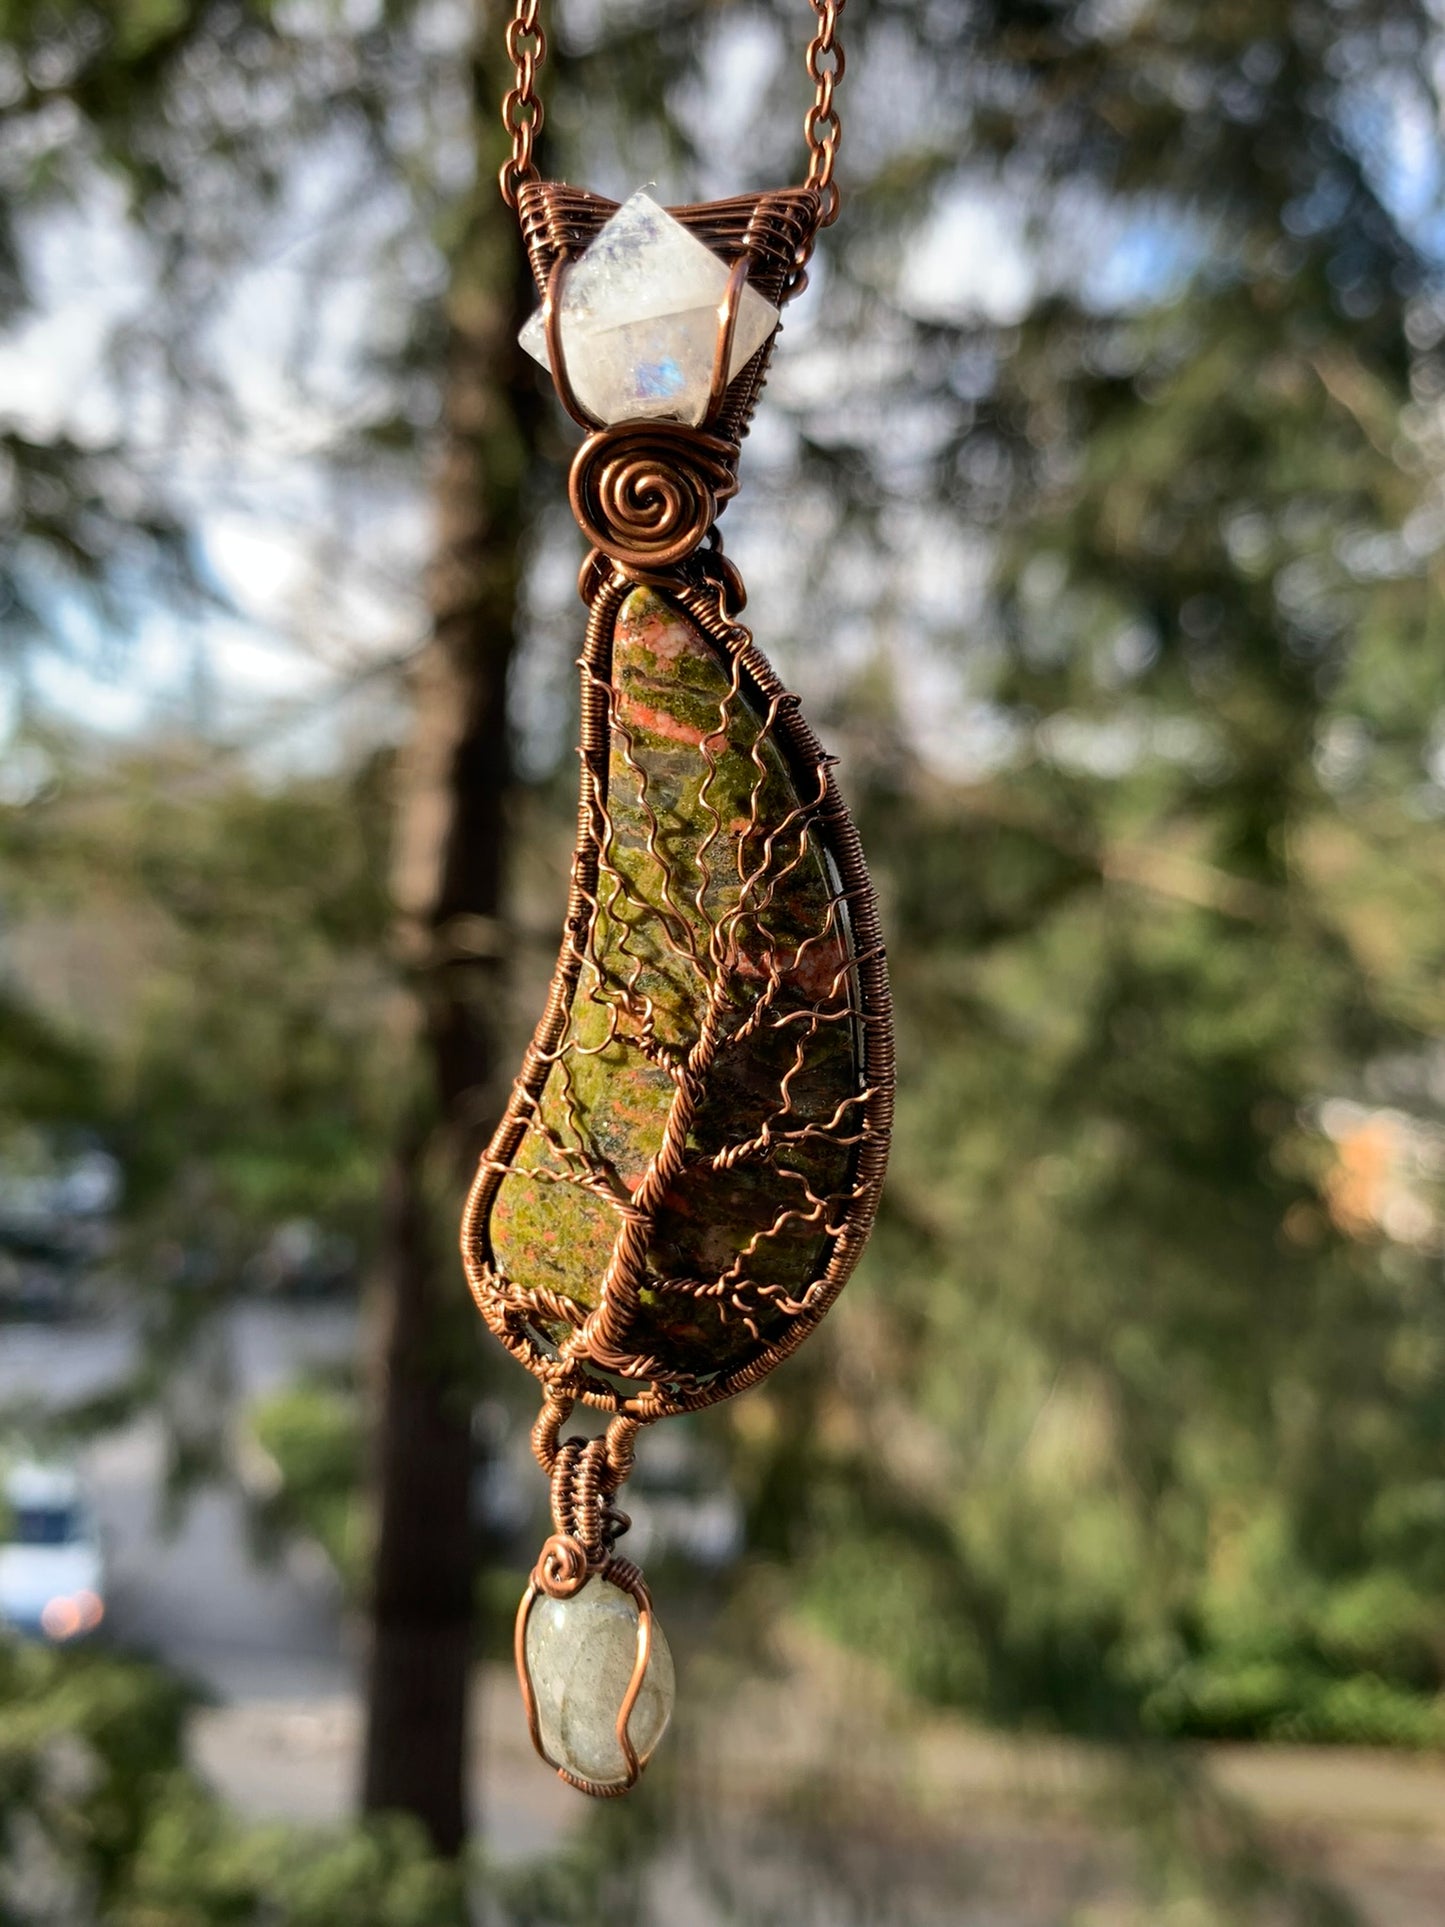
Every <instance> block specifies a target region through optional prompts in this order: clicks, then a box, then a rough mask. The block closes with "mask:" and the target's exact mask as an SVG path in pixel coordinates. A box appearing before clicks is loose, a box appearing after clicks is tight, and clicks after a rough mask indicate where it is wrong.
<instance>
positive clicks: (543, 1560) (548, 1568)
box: [532, 1532, 592, 1599]
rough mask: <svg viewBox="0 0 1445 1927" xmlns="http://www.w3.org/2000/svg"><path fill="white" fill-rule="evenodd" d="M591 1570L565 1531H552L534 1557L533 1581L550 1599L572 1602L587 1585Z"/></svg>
mask: <svg viewBox="0 0 1445 1927" xmlns="http://www.w3.org/2000/svg"><path fill="white" fill-rule="evenodd" d="M591 1570H592V1568H591V1565H590V1563H589V1561H588V1558H587V1554H586V1552H585V1551H584V1550H583V1548H582V1547H581V1546H580V1545H579V1544H578V1542H577V1541H576V1540H575V1539H573V1538H572V1537H570V1535H569V1534H567V1533H565V1532H554V1533H553V1534H552V1536H551V1538H550V1539H548V1540H547V1541H546V1542H545V1544H544V1545H543V1547H542V1550H541V1551H540V1552H539V1553H538V1554H537V1564H536V1566H535V1567H534V1569H533V1572H532V1582H533V1584H534V1585H536V1586H537V1587H538V1588H539V1589H540V1590H541V1591H542V1592H544V1593H546V1595H547V1597H548V1598H549V1599H571V1598H572V1597H573V1596H574V1594H576V1593H579V1592H581V1590H582V1588H583V1587H584V1586H585V1585H586V1584H587V1580H588V1577H589V1575H590V1573H591Z"/></svg>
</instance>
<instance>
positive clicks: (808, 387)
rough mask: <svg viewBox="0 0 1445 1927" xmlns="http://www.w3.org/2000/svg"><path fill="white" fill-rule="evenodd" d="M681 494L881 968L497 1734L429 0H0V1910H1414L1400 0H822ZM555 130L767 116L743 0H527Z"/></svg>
mask: <svg viewBox="0 0 1445 1927" xmlns="http://www.w3.org/2000/svg"><path fill="white" fill-rule="evenodd" d="M843 24H844V29H845V39H846V42H847V49H848V78H847V82H846V85H845V86H844V88H843V90H842V92H841V95H840V102H841V106H842V111H843V116H844V120H845V125H846V134H845V139H844V145H843V151H842V159H841V162H840V167H839V177H840V180H841V183H842V187H843V193H844V209H843V216H842V219H841V221H840V222H839V224H838V225H837V226H836V227H834V228H832V229H831V230H829V231H828V233H827V234H826V235H825V237H824V239H823V242H822V245H821V246H820V249H819V252H818V255H817V257H816V260H815V263H814V267H813V271H812V280H811V285H810V286H809V288H808V290H807V292H806V294H805V296H804V297H803V298H802V299H801V300H800V301H799V302H798V303H797V304H796V306H795V307H794V308H792V309H790V310H789V312H788V315H787V317H786V325H785V330H784V333H783V336H782V340H781V343H780V346H779V350H778V353H777V356H776V359H775V363H774V373H773V377H772V380H771V383H770V386H769V389H768V393H767V396H766V398H765V401H764V404H763V407H762V411H761V413H760V415H759V417H758V420H757V423H756V426H755V428H754V431H753V433H752V435H751V437H750V439H749V441H748V443H747V446H746V449H745V451H744V462H743V484H744V485H743V490H742V493H741V495H740V497H739V498H738V500H737V501H736V502H735V503H734V504H733V505H732V507H731V508H730V510H729V513H728V517H727V537H728V545H729V549H730V551H731V553H732V554H733V555H734V556H735V558H736V559H737V560H738V562H739V563H740V565H741V567H742V569H743V572H744V575H745V577H746V579H747V581H748V584H749V588H750V591H751V597H752V600H751V605H750V612H749V616H750V620H751V621H752V623H753V626H754V628H755V632H756V634H757V637H758V640H759V642H760V643H761V644H762V645H763V647H764V648H765V649H766V650H768V651H769V652H770V653H771V654H772V655H773V657H774V659H775V661H776V662H777V664H778V666H779V668H780V670H781V672H782V673H783V675H784V677H785V678H786V679H787V681H788V682H789V683H790V685H791V686H793V687H795V688H797V689H798V690H799V691H800V692H801V694H802V697H803V700H804V704H805V707H806V709H807V711H808V713H809V714H810V716H811V718H812V719H813V721H814V723H815V725H816V726H817V728H818V729H819V731H820V733H821V735H822V737H823V739H824V741H825V743H827V745H828V746H829V747H830V748H831V749H834V750H836V751H837V752H838V754H839V755H840V757H841V759H842V777H843V784H844V790H845V794H846V795H847V796H848V797H849V799H850V801H851V802H852V804H853V806H854V808H855V810H856V813H857V815H858V817H859V819H860V823H861V827H862V830H863V835H864V841H865V844H866V847H867V848H868V850H869V853H870V858H871V861H872V865H873V868H874V872H875V875H876V878H877V881H878V885H879V889H880V893H881V897H882V902H883V908H884V920H885V927H886V932H887V936H888V942H889V948H890V953H891V959H892V967H893V976H894V987H895V996H896V1001H897V1006H898V1024H899V1046H900V1108H899V1125H898V1134H897V1140H896V1147H895V1152H894V1159H893V1166H892V1176H891V1181H890V1186H889V1190H888V1193H887V1196H886V1200H885V1203H884V1207H883V1211H882V1215H881V1218H880V1222H879V1226H878V1230H877V1233H876V1236H875V1238H874V1241H873V1244H872V1247H871V1249H870V1251H869V1253H868V1256H867V1258H866V1260H865V1262H864V1264H863V1266H862V1268H861V1270H860V1272H859V1274H858V1276H857V1278H856V1281H855V1282H854V1284H853V1285H852V1286H851V1287H850V1290H849V1292H848V1293H847V1294H846V1295H845V1297H844V1299H843V1300H842V1301H841V1302H840V1304H839V1306H838V1308H837V1310H836V1311H835V1313H834V1314H833V1316H832V1317H831V1319H830V1320H829V1323H828V1325H827V1327H826V1328H825V1329H824V1331H823V1332H822V1333H820V1335H819V1336H818V1337H817V1338H816V1339H815V1340H814V1341H813V1342H812V1344H811V1345H810V1346H809V1347H808V1348H807V1350H806V1351H805V1352H804V1353H803V1354H802V1355H800V1356H799V1357H798V1358H797V1359H795V1360H794V1361H792V1362H790V1363H789V1364H788V1365H787V1366H786V1367H785V1368H784V1369H782V1370H781V1371H779V1372H778V1373H777V1375H776V1376H775V1378H773V1379H772V1380H770V1381H769V1382H768V1384H767V1385H766V1386H765V1387H763V1388H762V1389H761V1390H758V1391H755V1392H753V1393H752V1394H750V1395H749V1396H748V1397H747V1398H746V1399H745V1400H742V1401H739V1402H737V1403H736V1405H735V1407H734V1408H732V1409H725V1410H721V1411H718V1412H716V1413H713V1414H710V1415H708V1416H707V1417H706V1418H705V1419H702V1420H698V1421H687V1422H681V1423H677V1424H674V1425H669V1426H668V1427H665V1428H662V1429H661V1431H659V1432H658V1433H657V1434H656V1435H654V1436H652V1437H650V1438H648V1439H646V1440H645V1441H644V1450H643V1452H642V1454H641V1459H640V1468H639V1472H638V1474H637V1477H636V1479H635V1481H634V1484H633V1486H632V1487H630V1488H629V1493H630V1496H629V1499H628V1504H629V1509H630V1510H631V1511H632V1512H633V1514H634V1517H635V1519H636V1521H637V1524H636V1528H635V1532H634V1537H633V1539H632V1540H631V1541H629V1542H628V1547H627V1549H628V1550H629V1551H630V1552H633V1553H634V1555H635V1556H637V1557H639V1558H640V1559H641V1560H642V1562H643V1563H645V1565H646V1566H647V1569H648V1573H649V1577H650V1578H651V1580H652V1582H653V1586H654V1591H655V1594H656V1597H657V1599H658V1603H659V1610H660V1613H661V1616H662V1618H663V1622H664V1624H665V1625H666V1627H667V1629H668V1631H669V1634H670V1636H671V1639H672V1643H673V1646H674V1649H675V1650H676V1652H677V1653H678V1656H679V1672H680V1689H679V1700H678V1711H677V1715H676V1718H675V1720H674V1724H673V1729H672V1731H671V1733H670V1735H669V1737H668V1740H667V1742H666V1745H665V1748H664V1750H663V1752H662V1753H661V1754H660V1755H659V1757H658V1759H657V1761H656V1762H655V1764H654V1766H653V1767H652V1769H651V1771H650V1772H649V1775H648V1777H647V1780H646V1781H645V1782H644V1784H643V1786H642V1788H641V1789H640V1790H639V1791H638V1792H637V1793H636V1794H635V1795H634V1796H633V1797H632V1798H631V1799H630V1800H628V1801H625V1802H620V1803H611V1804H608V1805H604V1806H600V1807H594V1806H592V1805H591V1804H590V1803H588V1802H585V1801H583V1800H581V1799H580V1798H578V1797H577V1796H575V1795H572V1794H570V1793H568V1792H567V1791H566V1790H564V1789H563V1788H561V1787H560V1786H559V1785H558V1784H557V1783H556V1782H555V1781H553V1780H552V1779H551V1777H550V1776H549V1774H548V1773H547V1771H546V1769H545V1768H544V1767H542V1766H541V1764H540V1763H539V1762H537V1761H536V1760H535V1759H534V1758H533V1756H532V1754H531V1751H530V1748H529V1746H528V1743H527V1740H526V1735H525V1731H524V1727H523V1722H522V1716H521V1712H520V1708H519V1704H518V1701H517V1698H516V1694H515V1688H514V1684H513V1681H512V1678H511V1672H510V1661H509V1657H508V1652H509V1641H510V1627H511V1616H512V1612H513V1609H514V1605H515V1601H516V1599H517V1597H518V1595H519V1593H520V1591H521V1588H522V1585H523V1583H524V1577H525V1573H526V1570H527V1568H528V1567H529V1565H530V1564H531V1561H532V1558H533V1556H534V1554H535V1549H536V1546H537V1544H538V1543H539V1541H540V1536H541V1533H542V1531H543V1529H544V1517H545V1514H544V1505H543V1501H544V1496H545V1495H544V1493H543V1492H542V1490H541V1487H542V1483H543V1482H542V1480H541V1478H540V1475H539V1474H538V1473H537V1472H536V1470H535V1468H534V1467H532V1466H531V1465H530V1462H529V1459H528V1456H527V1452H526V1443H525V1439H526V1430H527V1426H528V1424H529V1423H530V1417H531V1414H532V1412H533V1410H534V1409H535V1388H534V1387H533V1386H532V1384H531V1383H530V1381H529V1380H527V1378H526V1377H525V1375H524V1374H523V1373H521V1372H520V1371H518V1370H517V1368H516V1367H515V1365H513V1364H512V1363H511V1362H510V1361H509V1360H507V1359H506V1358H504V1357H503V1356H502V1355H501V1354H500V1353H499V1352H498V1351H497V1350H496V1348H494V1347H492V1346H491V1345H490V1342H489V1341H488V1340H487V1339H486V1337H485V1334H484V1333H483V1331H482V1329H481V1326H480V1324H479V1322H478V1321H477V1320H476V1318H475V1315H474V1314H473V1312H472V1311H471V1309H470V1305H469V1303H468V1301H467V1299H466V1294H465V1290H464V1286H463V1283H462V1280H461V1277H460V1273H459V1268H458V1265H457V1263H456V1260H455V1257H454V1225H455V1219H456V1211H457V1207H458V1202H459V1198H460V1193H461V1190H462V1188H463V1186H464V1183H465V1178H466V1175H467V1173H468V1170H469V1168H470V1166H471V1164H472V1162H473V1161H474V1159H475V1156H476V1152H477V1148H478V1144H479V1143H480V1142H482V1141H484V1140H485V1137H486V1135H487V1134H488V1132H489V1129H490V1124H491V1121H492V1120H493V1119H494V1117H495V1116H496V1115H497V1113H498V1110H499V1108H500V1105H501V1104H502V1102H503V1101H504V1098H505V1093H506V1089H507V1086H508V1083H509V1080H510V1077H511V1075H512V1072H513V1070H514V1068H515V1065H516V1062H517V1058H518V1055H519V1052H520V1049H521V1046H522V1044H523V1042H524V1041H525V1038H526V1036H527V1035H528V1033H529V1032H530V1028H531V1024H532V1022H533V1020H534V1018H535V1015H536V1013H537V1010H538V1008H539V1006H540V1002H541V998H542V994H543V990H544V987H545V983H546V980H547V977H548V974H549V972H550V969H551V964H552V960H553V956H554V952H555V944H556V932H557V928H558V923H559V916H560V911H561V906H562V903H563V897H564V884H565V874H566V865H567V858H568V853H569V849H570V842H571V822H572V816H573V810H574V783H575V762H574V759H573V752H572V748H571V745H572V742H573V740H574V738H573V730H574V722H575V696H574V674H575V671H574V666H573V664H574V657H575V654H576V650H577V647H578V644H579V641H580V637H581V631H582V619H583V618H582V610H581V606H580V604H579V603H578V602H577V600H576V596H575V589H574V575H575V570H576V566H577V563H578V561H579V559H580V541H579V538H578V536H577V533H576V530H575V527H574V525H573V522H572V519H571V516H570V514H569V512H568V510H567V506H566V497H565V487H564V476H565V463H566V461H567V458H568V453H569V449H570V446H571V440H572V431H571V428H570V425H569V424H567V422H566V421H565V419H564V418H563V417H562V416H561V414H560V411H559V410H558V409H557V407H556V405H555V403H554V402H553V401H552V399H551V398H550V395H549V394H548V393H546V392H544V386H545V377H541V376H540V375H539V373H538V371H537V370H536V369H535V367H534V366H533V364H531V363H530V362H528V361H527V360H526V359H525V358H524V357H522V356H521V355H520V353H519V352H518V351H517V350H516V348H515V346H514V341H515V335H516V331H517V328H518V327H519V326H520V324H521V322H522V320H523V319H524V318H525V317H526V315H527V314H528V313H529V312H530V310H531V308H532V306H533V305H534V303H535V292H534V291H533V290H532V289H531V287H530V286H529V284H528V282H527V279H526V275H525V269H524V267H523V264H522V263H521V261H520V259H519V250H518V244H517V238H516V231H515V222H514V219H513V217H512V216H511V215H510V214H509V213H508V211H507V210H506V209H505V208H504V207H503V206H502V205H501V202H500V200H499V197H498V195H497V192H496V187H495V173H496V168H497V166H498V164H499V162H500V160H501V158H502V153H503V147H502V135H501V131H500V126H499V122H498V116H497V102H498V100H499V98H500V95H501V92H502V90H503V88H504V86H505V85H506V84H508V82H509V78H510V70H509V68H508V67H507V65H506V63H505V58H504V56H503V53H502V32H503V26H504V17H503V13H502V10H501V8H500V7H499V6H498V5H496V4H493V3H492V0H46V3H45V4H32V3H31V0H0V108H3V122H0V514H3V518H4V542H3V547H0V636H3V640H0V1618H3V1619H4V1621H5V1622H6V1628H7V1630H6V1631H5V1632H4V1634H3V1635H0V1921H3V1922H5V1923H7V1927H8V1923H12V1922H13V1923H17V1927H38V1924H40V1923H46V1924H47V1927H48V1924H50V1923H54V1927H90V1923H99V1922H105V1923H118V1927H200V1924H201V1923H210V1922H228V1923H229V1922H236V1923H245V1924H247V1927H249V1924H250V1923H255V1924H256V1927H261V1923H267V1924H268V1927H274V1924H275V1923H281V1924H282V1927H331V1923H333V1922H340V1921H345V1922H347V1923H348V1927H371V1923H376V1927H382V1924H383V1923H384V1924H385V1927H456V1924H457V1923H460V1922H463V1921H467V1920H471V1921H475V1922H486V1923H489V1924H491V1923H494V1924H495V1927H524V1924H528V1923H530V1924H534V1927H591V1924H592V1923H599V1924H600V1923H607V1924H608V1927H615V1923H621V1922H638V1923H657V1924H658V1927H713V1923H733V1922H739V1923H775V1922H776V1923H781V1924H784V1927H815V1924H816V1927H835V1923H836V1927H853V1924H854V1923H858V1924H860V1927H861V1924H862V1923H895V1922H897V1923H914V1922H919V1923H949V1924H950V1927H1233V1924H1235V1923H1238V1924H1239V1927H1274V1924H1276V1923H1279V1924H1282V1927H1351V1924H1352V1923H1371V1924H1375V1927H1424V1924H1425V1923H1438V1921H1439V1919H1440V1917H1441V1901H1440V1895H1441V1893H1442V1892H1445V1884H1442V1883H1445V1768H1442V1763H1441V1749H1442V1746H1445V1630H1442V1629H1445V1614H1442V1594H1445V1459H1442V1446H1445V1289H1442V1287H1445V1278H1442V1256H1445V1043H1442V1036H1445V992H1442V963H1445V919H1442V915H1441V909H1440V904H1441V890H1442V885H1445V835H1442V830H1441V819H1442V816H1445V651H1442V642H1445V613H1442V604H1441V599H1440V587H1441V573H1442V546H1445V490H1442V480H1445V440H1442V422H1445V415H1442V395H1445V354H1442V346H1441V344H1442V339H1445V278H1442V268H1445V204H1442V185H1445V173H1442V155H1445V140H1442V129H1441V119H1440V107H1441V104H1440V92H1439V89H1440V82H1441V79H1442V75H1445V66H1442V57H1445V42H1442V38H1441V35H1442V22H1441V19H1440V17H1439V11H1438V8H1437V6H1436V5H1435V0H1250V4H1248V5H1240V4H1236V3H1235V0H1214V3H1213V4H1211V5H1209V6H1207V7H1205V6H1197V5H1191V4H1188V0H994V3H993V4H989V3H988V0H849V6H848V9H847V13H846V16H845V19H844V23H843ZM546 25H547V31H548V36H549V40H550V53H549V58H548V63H547V68H546V72H545V82H544V84H545V92H546V100H547V120H546V129H545V137H544V147H543V151H542V154H541V160H542V164H543V168H544V171H545V172H548V173H551V174H554V175H557V176H560V177H563V178H567V179H570V180H573V181H577V182H580V183H585V184H586V185H589V186H591V187H593V188H596V189H598V190H600V191H603V192H607V193H610V194H613V195H617V196H621V195H625V194H626V193H628V192H630V191H631V190H632V189H633V188H635V187H636V186H638V185H640V184H653V186H654V191H655V192H656V194H657V196H658V198H659V199H662V200H665V201H672V202H677V201H685V200H694V199H701V198H710V197H715V196H721V195H724V194H730V193H735V192H740V191H743V190H746V189H753V188H759V187H765V186H771V185H778V184H782V183H786V182H789V181H793V180H796V179H798V178H799V176H800V174H801V172H802V169H803V151H802V141H801V121H802V115H803V110H804V105H805V101H806V99H807V97H808V93H809V89H808V84H807V82H806V79H805V75H804V71H803V60H802V54H803V49H804V46H805V43H806V39H807V36H808V34H809V33H810V31H811V28H812V25H813V20H812V15H811V14H810V12H809V9H808V7H807V6H806V5H805V4H804V0H787V4H784V0H557V3H556V4H555V6H554V5H551V4H550V0H549V5H548V8H547V20H546Z"/></svg>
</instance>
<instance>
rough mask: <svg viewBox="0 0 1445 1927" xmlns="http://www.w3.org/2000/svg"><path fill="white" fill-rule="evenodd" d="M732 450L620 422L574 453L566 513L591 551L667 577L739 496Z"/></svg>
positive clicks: (684, 431) (684, 432) (649, 425)
mask: <svg viewBox="0 0 1445 1927" xmlns="http://www.w3.org/2000/svg"><path fill="white" fill-rule="evenodd" d="M736 463H737V449H736V447H735V446H734V445H733V444H732V443H731V442H726V441H723V440H722V439H721V438H720V437H719V436H716V435H704V434H702V433H700V432H699V431H698V430H697V429H695V428H684V427H682V426H681V425H680V424H679V423H676V422H622V423H620V424H619V425H618V426H617V427H615V428H604V429H599V430H598V431H597V433H596V434H593V435H589V436H588V437H587V440H586V441H585V442H584V443H583V444H582V446H581V448H579V449H578V451H577V454H576V458H575V459H574V461H573V463H572V473H571V475H570V477H569V479H568V485H567V486H568V493H569V495H570V496H571V499H572V511H573V513H574V514H575V515H576V517H577V520H578V522H579V523H580V524H581V527H582V532H583V534H584V535H585V536H586V537H587V539H588V541H589V542H591V543H592V544H593V546H594V547H595V548H598V549H601V550H602V551H603V553H604V554H605V555H608V556H611V557H612V558H613V560H614V561H616V562H620V563H621V564H622V566H623V567H624V568H628V569H638V570H649V569H669V568H672V567H674V566H675V565H676V564H677V563H679V562H681V561H682V560H683V558H684V557H685V556H689V555H691V554H692V552H693V550H694V549H696V548H699V547H701V545H702V543H703V542H704V541H705V540H706V539H707V535H708V531H709V530H710V529H711V527H712V525H713V520H714V518H715V517H716V515H717V512H718V504H719V502H725V501H726V500H727V498H728V497H729V496H730V495H732V494H733V493H734V491H735V490H736V488H737V480H736Z"/></svg>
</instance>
